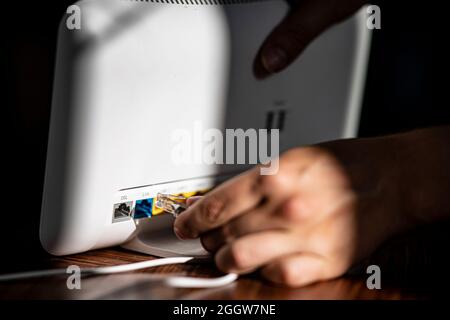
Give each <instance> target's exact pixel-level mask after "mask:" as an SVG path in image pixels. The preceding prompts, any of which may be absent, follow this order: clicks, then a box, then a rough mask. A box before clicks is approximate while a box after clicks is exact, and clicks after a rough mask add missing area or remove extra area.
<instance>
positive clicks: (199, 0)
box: [130, 0, 270, 6]
mask: <svg viewBox="0 0 450 320" xmlns="http://www.w3.org/2000/svg"><path fill="white" fill-rule="evenodd" d="M130 1H135V2H151V3H161V4H181V5H194V6H201V5H230V4H246V3H252V2H264V1H270V0H130Z"/></svg>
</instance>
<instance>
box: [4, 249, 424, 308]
mask: <svg viewBox="0 0 450 320" xmlns="http://www.w3.org/2000/svg"><path fill="white" fill-rule="evenodd" d="M149 258H150V259H152V257H149V256H148V255H144V254H140V253H136V252H132V251H127V250H125V249H122V248H119V247H116V248H110V249H103V250H96V251H91V252H87V253H82V254H77V255H72V256H67V257H49V259H48V265H47V266H46V267H52V268H55V267H62V268H65V267H67V266H69V265H78V266H80V267H97V266H109V265H117V264H123V263H130V262H137V261H144V260H147V259H149ZM161 274H178V275H180V274H182V275H191V276H204V277H210V276H217V275H218V274H219V273H218V272H217V271H216V269H215V268H214V265H210V264H198V265H173V266H172V265H171V266H163V267H157V268H153V269H147V270H143V271H138V272H133V273H126V274H118V275H104V276H94V277H87V278H82V280H81V290H69V289H67V286H66V280H67V278H66V277H49V278H38V279H29V280H21V281H13V282H6V283H5V282H3V283H0V299H224V300H227V299H244V300H247V299H283V300H284V299H415V298H423V297H426V296H423V295H421V294H417V293H411V291H410V290H405V288H404V287H399V286H395V285H393V286H391V285H389V284H386V283H385V281H383V285H382V289H381V290H369V289H367V287H366V277H367V275H365V274H362V275H360V276H357V277H354V276H352V277H349V276H347V277H343V278H339V279H336V280H332V281H328V282H322V283H318V284H314V285H311V286H308V287H304V288H295V289H292V288H285V287H280V286H275V285H272V284H270V283H268V282H266V281H264V280H263V279H261V278H260V277H259V275H258V274H252V275H248V276H243V277H241V278H239V280H238V281H237V282H235V283H233V284H231V285H228V286H225V287H222V288H216V289H176V288H170V287H165V286H163V285H161V283H158V281H157V279H158V277H161Z"/></svg>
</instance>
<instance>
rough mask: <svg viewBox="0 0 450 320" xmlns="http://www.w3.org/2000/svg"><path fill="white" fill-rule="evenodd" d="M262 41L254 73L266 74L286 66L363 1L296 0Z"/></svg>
mask: <svg viewBox="0 0 450 320" xmlns="http://www.w3.org/2000/svg"><path fill="white" fill-rule="evenodd" d="M291 2H295V4H294V5H293V8H292V11H291V12H290V13H289V14H288V15H287V17H286V18H285V19H284V20H283V21H282V22H281V23H280V24H279V25H278V26H277V27H276V28H275V29H274V30H273V31H272V33H271V34H270V35H269V36H268V37H267V38H266V40H265V41H264V43H263V45H262V47H261V49H260V51H259V53H258V55H257V57H256V59H255V63H254V73H255V75H256V76H257V77H259V78H264V77H267V76H268V75H270V74H272V73H276V72H279V71H282V70H283V69H285V68H286V67H287V66H288V65H289V64H291V63H292V62H293V61H294V60H295V59H296V58H297V57H298V56H299V55H300V54H301V53H302V52H303V50H304V49H305V48H306V47H307V46H308V44H309V43H311V42H312V41H313V40H314V38H316V37H317V36H318V35H320V33H322V32H323V31H324V30H326V29H327V28H328V27H330V26H331V25H333V24H335V23H337V22H340V21H342V20H344V19H346V18H348V17H349V16H350V15H352V14H353V13H355V12H356V11H357V10H358V9H360V8H361V7H362V6H363V5H364V4H365V3H366V2H367V1H366V0H298V1H291Z"/></svg>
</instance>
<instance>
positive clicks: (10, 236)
mask: <svg viewBox="0 0 450 320" xmlns="http://www.w3.org/2000/svg"><path fill="white" fill-rule="evenodd" d="M71 3H72V1H62V0H60V1H53V2H52V3H50V2H42V1H39V2H37V1H36V2H32V1H17V2H14V3H11V2H10V3H8V4H1V5H0V6H1V17H0V23H1V29H0V30H1V33H0V34H1V37H2V38H1V45H0V63H1V65H0V70H1V77H2V79H1V80H2V82H1V83H2V85H1V88H2V95H1V111H2V118H1V119H2V126H1V127H2V137H3V139H2V141H3V144H2V150H3V151H2V160H3V161H2V163H3V164H2V169H3V170H2V186H3V188H2V189H3V195H4V197H3V199H4V200H3V202H2V207H3V208H4V210H3V214H2V215H3V219H1V222H0V223H1V229H0V230H1V231H0V241H1V244H2V245H1V249H0V250H2V253H1V256H2V261H3V262H5V261H7V263H2V264H1V267H0V272H6V271H13V270H19V269H31V268H33V265H35V264H36V263H37V262H38V261H39V260H41V259H42V258H45V257H46V254H45V253H44V252H43V250H42V249H41V247H40V244H39V237H38V229H39V228H38V226H39V215H40V206H41V196H42V186H43V176H44V167H45V155H46V144H47V134H48V125H49V114H50V104H51V103H50V102H51V88H52V76H53V65H54V56H55V47H56V31H57V25H58V23H59V20H60V18H61V17H62V16H63V14H64V13H65V10H66V8H67V7H68V6H69V5H70V4H71ZM381 7H382V30H376V31H375V32H374V34H373V46H372V52H371V57H370V67H369V72H368V79H367V87H366V93H365V98H364V107H363V112H362V119H361V127H360V136H377V135H382V134H387V133H394V132H400V131H405V130H410V129H414V128H419V127H426V126H433V125H442V124H450V112H449V109H448V108H447V106H444V104H437V103H436V102H435V101H434V100H435V99H434V95H433V81H434V78H433V75H432V69H433V66H432V65H433V64H434V63H435V62H434V61H433V59H434V53H433V45H434V41H433V37H436V27H435V25H434V22H435V19H436V17H435V11H436V7H431V4H430V5H429V6H428V4H427V3H424V4H422V5H421V6H415V5H413V4H412V3H411V2H407V1H387V2H386V3H382V4H381ZM39 265H40V266H42V263H39Z"/></svg>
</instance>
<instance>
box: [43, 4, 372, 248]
mask: <svg viewBox="0 0 450 320" xmlns="http://www.w3.org/2000/svg"><path fill="white" fill-rule="evenodd" d="M76 5H77V6H79V8H80V9H81V11H80V12H81V29H80V30H76V29H75V30H69V29H68V28H67V27H66V18H67V17H65V18H64V19H63V21H62V23H61V26H60V30H59V35H58V45H57V60H56V73H55V78H54V88H53V102H52V115H51V124H50V136H49V143H48V157H47V167H46V178H45V188H44V195H43V205H42V213H41V226H40V238H41V242H42V245H43V247H44V248H45V249H46V250H47V251H48V252H50V253H52V254H55V255H67V254H73V253H78V252H83V251H87V250H91V249H96V248H103V247H108V246H114V245H123V246H124V247H126V248H129V249H132V250H137V251H140V252H145V253H148V254H153V255H158V256H174V255H189V256H202V255H204V254H205V251H204V250H203V249H202V247H201V245H200V243H199V241H197V240H192V241H180V240H178V239H177V238H176V237H175V236H174V235H173V232H172V223H173V218H172V216H171V215H168V214H161V213H160V212H159V211H158V210H157V209H156V208H155V206H154V198H155V197H156V194H157V193H158V192H164V193H183V192H196V191H199V190H205V189H208V188H210V187H212V186H213V185H214V184H216V183H217V182H218V181H219V180H220V179H221V178H222V177H223V174H224V173H230V172H234V170H235V169H236V167H233V168H231V169H230V168H228V167H226V169H224V168H222V167H221V166H218V165H206V164H192V165H182V166H180V165H176V164H174V163H173V162H172V161H171V150H172V147H173V141H171V133H172V132H173V131H174V130H176V129H180V128H185V129H187V130H190V129H191V128H192V126H193V123H196V122H199V123H201V124H202V125H203V127H204V128H221V129H225V128H243V129H248V128H255V129H261V128H267V127H268V126H270V128H272V129H276V128H278V129H280V147H281V150H286V149H289V148H291V147H294V146H299V145H306V144H311V143H317V142H321V141H326V140H330V139H337V138H346V137H352V136H354V135H355V134H356V130H357V128H358V121H359V111H360V104H361V100H362V93H363V88H364V80H365V71H366V65H367V60H368V53H369V46H370V31H369V30H368V29H367V27H366V14H365V12H364V11H363V10H361V11H360V12H358V13H357V14H355V15H354V16H353V17H351V18H350V19H348V20H346V21H345V22H342V23H340V24H338V25H336V26H334V27H332V28H331V29H329V30H328V31H327V32H325V33H324V34H323V35H321V36H320V37H319V38H318V39H316V40H315V41H314V42H313V43H312V44H311V45H310V46H309V47H308V48H307V50H306V51H305V52H304V53H303V54H302V56H301V57H300V58H299V59H298V60H297V61H296V62H295V63H293V65H291V66H290V67H289V68H288V69H286V70H285V71H283V72H281V73H279V74H276V75H273V76H271V77H269V78H267V79H264V80H259V79H257V78H256V77H255V76H254V74H253V68H252V66H253V62H254V59H255V56H256V54H257V52H258V50H259V48H260V46H261V44H262V43H263V40H264V39H265V37H266V36H267V35H268V34H269V32H270V31H271V30H272V29H273V28H274V27H275V26H276V25H277V24H278V23H279V22H280V21H281V20H282V19H283V17H284V16H285V15H286V14H287V12H288V10H289V5H288V4H287V3H286V2H285V1H281V0H260V1H258V0H253V1H252V0H247V1H243V0H235V1H233V0H227V1H220V0H154V1H151V0H149V1H125V0H85V1H80V2H78V3H76ZM270 128H267V129H270ZM238 169H239V168H238ZM241 169H242V168H241Z"/></svg>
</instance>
